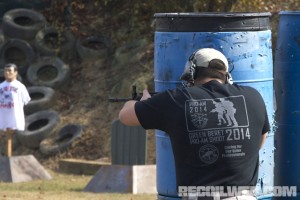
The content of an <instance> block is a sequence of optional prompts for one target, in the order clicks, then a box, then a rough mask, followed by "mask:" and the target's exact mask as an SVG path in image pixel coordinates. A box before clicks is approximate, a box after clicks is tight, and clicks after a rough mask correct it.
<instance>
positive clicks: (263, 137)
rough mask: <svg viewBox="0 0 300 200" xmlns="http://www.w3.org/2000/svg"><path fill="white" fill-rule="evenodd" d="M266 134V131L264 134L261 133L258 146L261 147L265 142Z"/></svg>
mask: <svg viewBox="0 0 300 200" xmlns="http://www.w3.org/2000/svg"><path fill="white" fill-rule="evenodd" d="M267 135H268V132H266V133H264V134H263V135H262V138H261V141H260V146H259V148H261V147H262V146H263V145H264V143H265V141H266V139H267Z"/></svg>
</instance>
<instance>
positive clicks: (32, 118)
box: [17, 110, 60, 149]
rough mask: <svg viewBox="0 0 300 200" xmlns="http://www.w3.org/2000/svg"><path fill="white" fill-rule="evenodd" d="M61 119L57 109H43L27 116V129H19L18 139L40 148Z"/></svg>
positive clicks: (31, 146)
mask: <svg viewBox="0 0 300 200" xmlns="http://www.w3.org/2000/svg"><path fill="white" fill-rule="evenodd" d="M59 121H60V118H59V115H58V113H57V112H56V111H52V110H43V111H39V112H36V113H33V114H31V115H28V116H26V117H25V130H24V131H17V138H18V141H19V142H20V143H21V144H22V145H24V146H26V147H28V148H32V149H36V148H39V146H40V143H41V141H42V140H43V139H45V138H46V137H47V136H48V135H50V134H51V132H52V130H53V129H54V128H55V126H56V125H57V123H58V122H59Z"/></svg>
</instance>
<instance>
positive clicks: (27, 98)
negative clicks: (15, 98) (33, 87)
mask: <svg viewBox="0 0 300 200" xmlns="http://www.w3.org/2000/svg"><path fill="white" fill-rule="evenodd" d="M22 99H23V104H24V105H26V104H28V103H29V101H30V100H31V98H30V95H29V93H28V91H27V89H26V87H25V86H24V85H23V87H22Z"/></svg>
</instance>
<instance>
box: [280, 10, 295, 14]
mask: <svg viewBox="0 0 300 200" xmlns="http://www.w3.org/2000/svg"><path fill="white" fill-rule="evenodd" d="M278 14H279V15H300V11H292V10H291V11H280V12H279V13H278Z"/></svg>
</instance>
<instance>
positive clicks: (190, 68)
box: [180, 48, 228, 81]
mask: <svg viewBox="0 0 300 200" xmlns="http://www.w3.org/2000/svg"><path fill="white" fill-rule="evenodd" d="M214 59H218V60H221V61H222V62H223V63H224V65H225V68H226V72H227V73H228V60H227V58H226V57H225V56H224V55H223V54H222V53H221V52H220V51H218V50H215V49H212V48H202V49H198V50H196V51H195V52H194V53H192V55H191V56H190V57H189V60H188V61H187V63H186V64H185V69H184V72H183V73H182V75H181V77H180V79H181V80H185V81H191V80H194V77H193V76H194V74H195V69H196V67H208V66H209V63H210V61H212V60H214Z"/></svg>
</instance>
